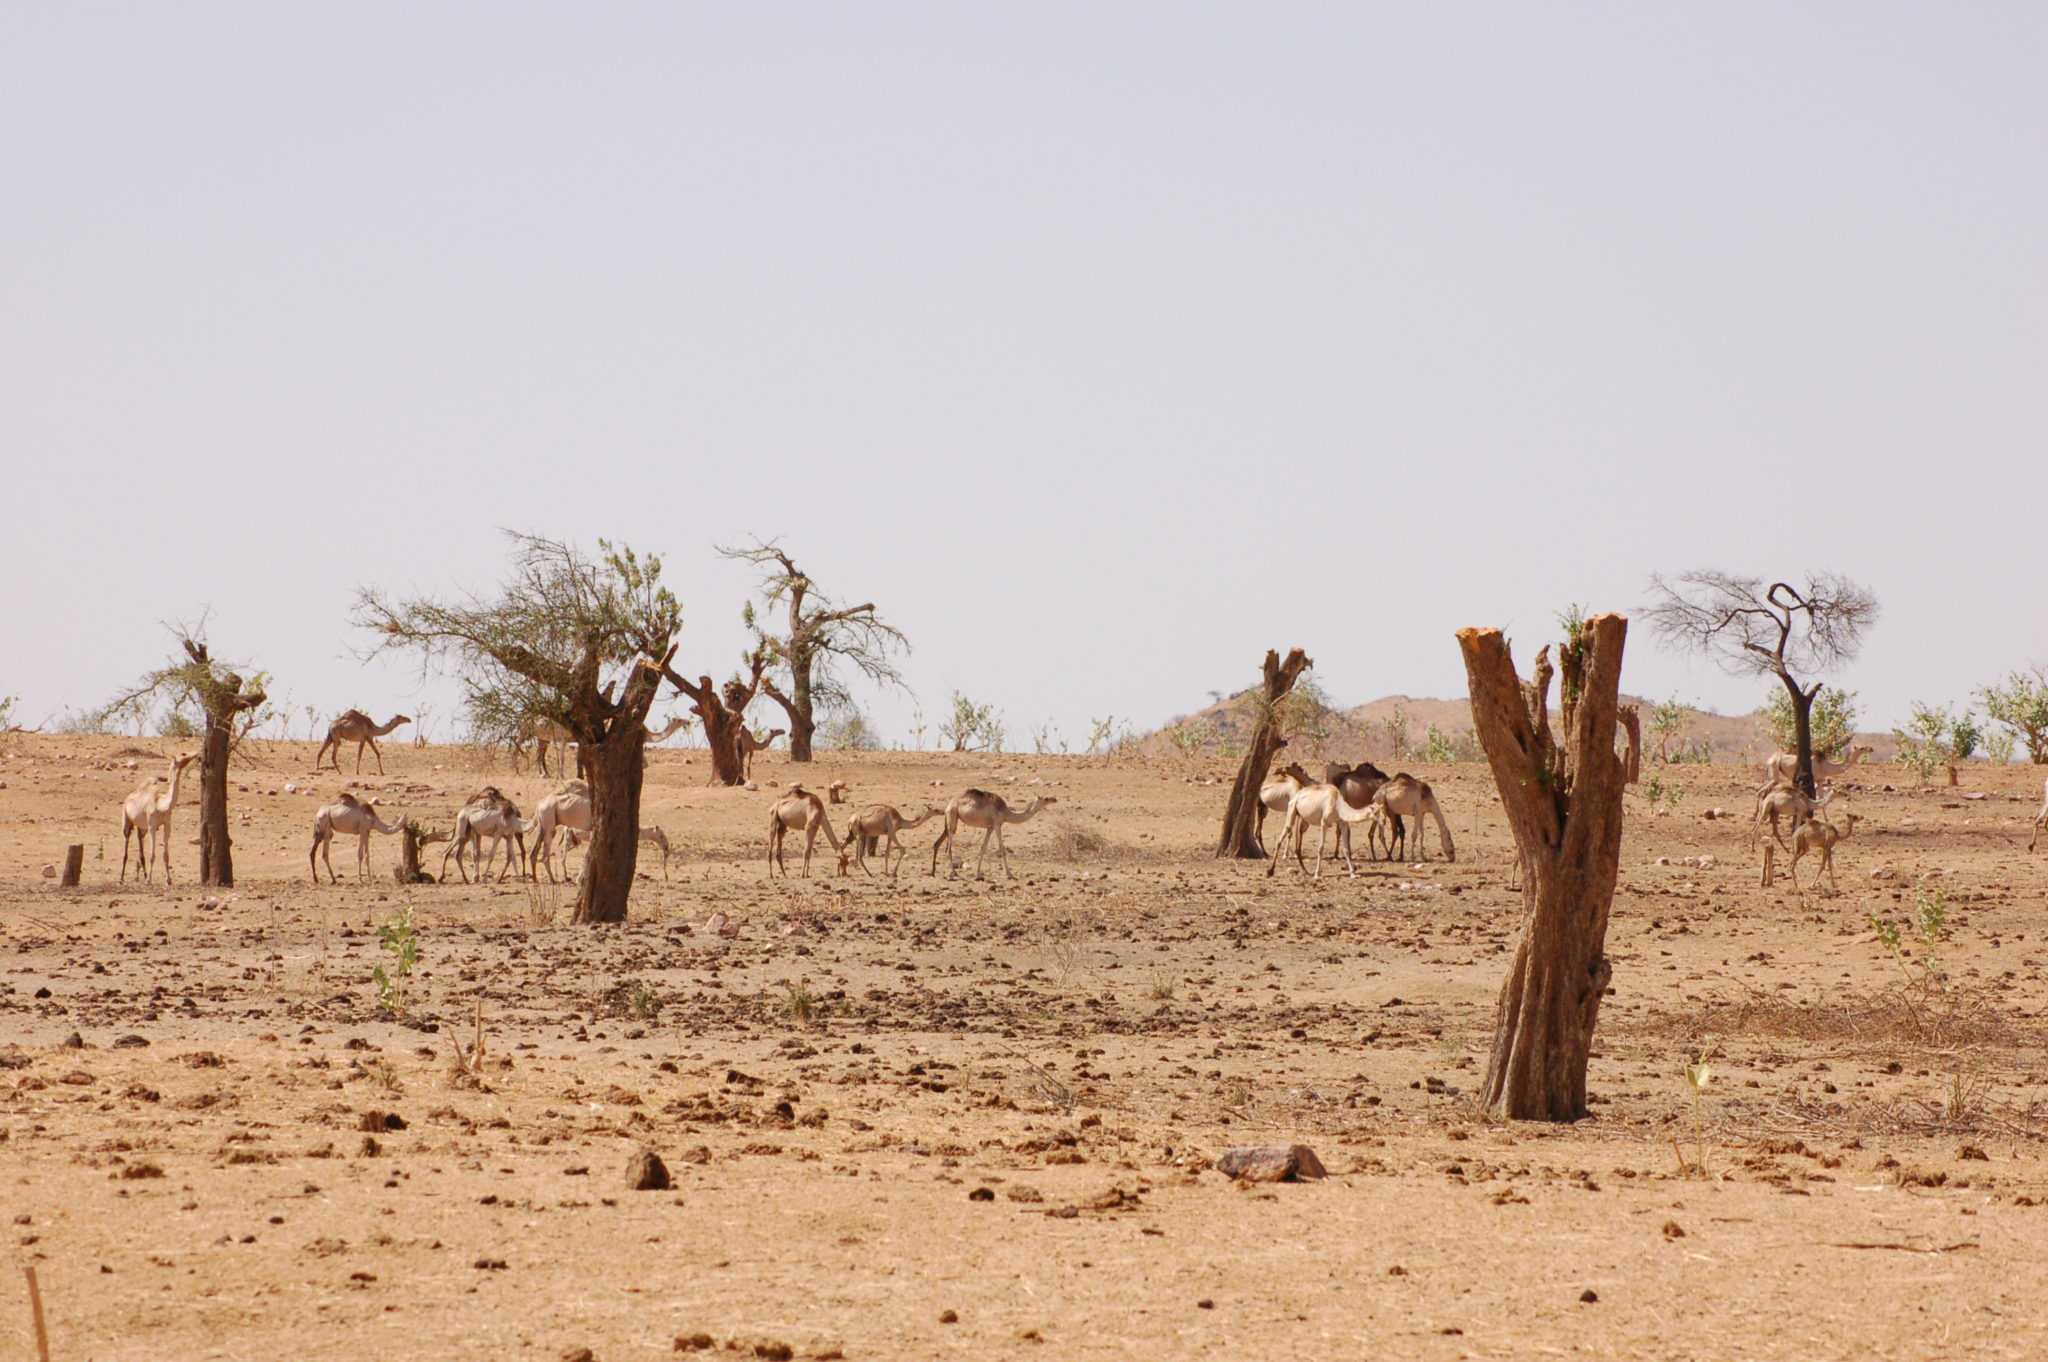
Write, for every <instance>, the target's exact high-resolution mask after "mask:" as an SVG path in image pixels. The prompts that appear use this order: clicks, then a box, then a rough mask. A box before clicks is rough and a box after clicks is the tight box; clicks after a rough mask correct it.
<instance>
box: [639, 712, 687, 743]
mask: <svg viewBox="0 0 2048 1362" xmlns="http://www.w3.org/2000/svg"><path fill="white" fill-rule="evenodd" d="M689 726H690V721H689V720H688V719H679V718H675V717H673V716H671V717H670V718H669V721H668V723H667V725H666V726H665V727H662V728H658V729H657V728H654V727H653V726H651V725H650V726H649V727H648V730H647V741H648V742H650V743H657V742H667V741H668V740H669V739H670V738H671V737H673V736H675V735H676V734H677V733H680V732H681V731H682V730H684V729H686V728H688V727H689Z"/></svg>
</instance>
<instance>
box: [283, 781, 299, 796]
mask: <svg viewBox="0 0 2048 1362" xmlns="http://www.w3.org/2000/svg"><path fill="white" fill-rule="evenodd" d="M284 792H285V793H286V794H297V793H298V792H299V787H298V786H296V785H294V784H292V782H290V781H286V782H285V784H284Z"/></svg>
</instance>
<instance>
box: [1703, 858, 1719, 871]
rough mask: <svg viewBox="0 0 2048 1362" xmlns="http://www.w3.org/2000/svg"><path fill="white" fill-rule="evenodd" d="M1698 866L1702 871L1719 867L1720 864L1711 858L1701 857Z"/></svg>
mask: <svg viewBox="0 0 2048 1362" xmlns="http://www.w3.org/2000/svg"><path fill="white" fill-rule="evenodd" d="M1699 864H1700V869H1702V870H1712V869H1713V868H1714V867H1715V866H1717V865H1719V864H1720V862H1719V861H1717V860H1715V859H1714V858H1713V857H1712V856H1702V857H1700V862H1699Z"/></svg>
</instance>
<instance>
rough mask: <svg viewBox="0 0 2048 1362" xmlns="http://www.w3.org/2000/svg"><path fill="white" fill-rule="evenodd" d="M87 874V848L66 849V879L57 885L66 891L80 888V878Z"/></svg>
mask: <svg viewBox="0 0 2048 1362" xmlns="http://www.w3.org/2000/svg"><path fill="white" fill-rule="evenodd" d="M84 872H85V848H84V847H83V846H72V847H66V848H64V878H63V879H61V880H59V881H58V882H57V883H58V885H59V887H61V888H64V889H76V888H78V877H79V876H80V875H82V874H83V873H84Z"/></svg>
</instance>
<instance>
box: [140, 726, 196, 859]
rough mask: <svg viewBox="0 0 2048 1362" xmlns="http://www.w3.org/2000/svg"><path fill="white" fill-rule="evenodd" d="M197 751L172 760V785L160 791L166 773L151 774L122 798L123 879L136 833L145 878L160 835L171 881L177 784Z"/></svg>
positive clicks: (181, 779) (194, 758)
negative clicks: (131, 842)
mask: <svg viewBox="0 0 2048 1362" xmlns="http://www.w3.org/2000/svg"><path fill="white" fill-rule="evenodd" d="M198 756H199V754H198V753H197V752H187V753H186V754H185V755H184V756H182V757H178V758H176V759H175V760H173V761H172V762H171V774H170V789H168V790H165V791H162V792H161V793H159V787H160V786H162V785H163V783H164V779H165V778H164V777H163V776H151V777H150V779H149V783H148V784H146V785H143V786H140V787H139V788H137V789H136V791H135V793H133V794H131V795H129V796H128V797H127V798H126V799H124V800H122V801H121V880H122V882H123V883H124V884H125V883H126V882H127V880H128V834H129V833H130V832H133V833H134V834H135V864H136V866H137V868H138V869H140V870H141V871H142V882H143V883H144V884H148V883H149V866H150V861H151V859H152V857H153V856H154V852H155V844H156V842H157V840H158V839H159V838H161V839H162V841H163V848H164V883H165V884H169V883H170V882H171V810H173V809H175V808H177V807H178V786H179V784H180V782H182V781H183V780H184V778H185V768H186V766H188V765H190V764H191V763H192V762H193V761H195V760H197V759H198Z"/></svg>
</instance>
